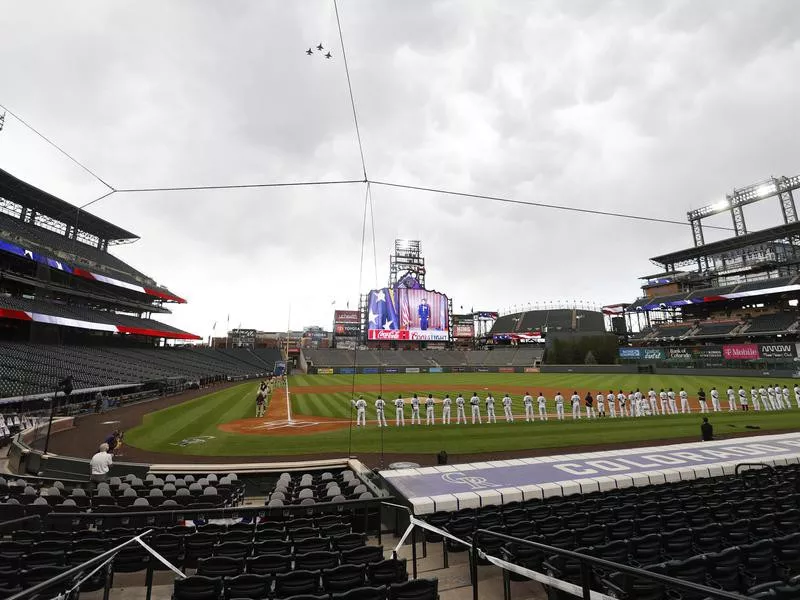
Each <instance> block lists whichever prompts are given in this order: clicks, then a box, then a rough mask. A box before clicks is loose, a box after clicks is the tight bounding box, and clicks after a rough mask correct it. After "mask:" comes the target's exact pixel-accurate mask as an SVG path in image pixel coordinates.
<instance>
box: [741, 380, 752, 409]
mask: <svg viewBox="0 0 800 600" xmlns="http://www.w3.org/2000/svg"><path fill="white" fill-rule="evenodd" d="M739 405H740V406H741V407H742V410H744V411H748V410H750V406H749V402H748V401H747V392H746V391H744V388H743V387H742V386H739Z"/></svg>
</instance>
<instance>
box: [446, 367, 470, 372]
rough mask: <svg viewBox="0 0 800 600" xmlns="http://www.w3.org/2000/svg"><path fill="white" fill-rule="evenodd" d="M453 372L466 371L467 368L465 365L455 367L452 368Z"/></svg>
mask: <svg viewBox="0 0 800 600" xmlns="http://www.w3.org/2000/svg"><path fill="white" fill-rule="evenodd" d="M450 372H451V373H466V372H467V370H466V368H464V367H453V368H451V369H450Z"/></svg>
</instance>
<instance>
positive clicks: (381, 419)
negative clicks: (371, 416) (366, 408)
mask: <svg viewBox="0 0 800 600" xmlns="http://www.w3.org/2000/svg"><path fill="white" fill-rule="evenodd" d="M385 409H386V401H385V400H384V399H383V398H381V397H380V395H379V396H378V399H377V400H375V414H376V415H377V416H378V427H386V426H387V425H386V415H385V414H384V410H385Z"/></svg>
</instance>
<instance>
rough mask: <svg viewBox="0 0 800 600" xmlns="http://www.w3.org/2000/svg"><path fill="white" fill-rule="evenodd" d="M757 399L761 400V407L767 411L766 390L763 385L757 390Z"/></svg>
mask: <svg viewBox="0 0 800 600" xmlns="http://www.w3.org/2000/svg"><path fill="white" fill-rule="evenodd" d="M758 397H759V399H760V400H761V406H763V407H764V410H769V400H767V388H765V387H764V386H763V385H762V386H761V387H760V388H758Z"/></svg>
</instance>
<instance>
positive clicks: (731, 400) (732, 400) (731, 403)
mask: <svg viewBox="0 0 800 600" xmlns="http://www.w3.org/2000/svg"><path fill="white" fill-rule="evenodd" d="M725 393H726V394H727V396H728V412H733V411H734V410H736V394H734V393H733V386H728V389H727V390H726V391H725Z"/></svg>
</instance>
